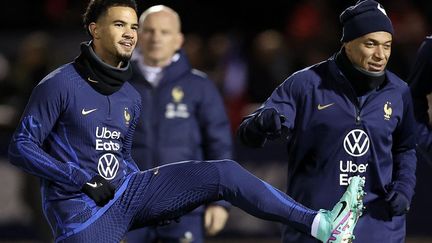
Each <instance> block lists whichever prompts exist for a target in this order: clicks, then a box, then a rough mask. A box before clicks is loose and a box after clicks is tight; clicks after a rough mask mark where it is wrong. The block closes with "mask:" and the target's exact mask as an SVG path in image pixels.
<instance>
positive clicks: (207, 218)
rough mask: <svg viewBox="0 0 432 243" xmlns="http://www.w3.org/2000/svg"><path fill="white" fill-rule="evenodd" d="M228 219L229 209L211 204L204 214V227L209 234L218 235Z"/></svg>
mask: <svg viewBox="0 0 432 243" xmlns="http://www.w3.org/2000/svg"><path fill="white" fill-rule="evenodd" d="M227 219H228V211H227V210H226V209H225V208H224V207H222V206H218V205H210V206H208V207H207V208H206V211H205V214H204V227H205V229H206V232H207V234H208V235H211V236H213V235H216V234H217V233H219V232H220V231H221V230H222V229H223V228H224V227H225V223H226V221H227Z"/></svg>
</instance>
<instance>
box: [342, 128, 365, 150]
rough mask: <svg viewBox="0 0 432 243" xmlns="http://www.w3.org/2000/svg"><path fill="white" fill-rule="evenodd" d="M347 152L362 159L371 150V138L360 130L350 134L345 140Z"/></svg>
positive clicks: (344, 144)
mask: <svg viewBox="0 0 432 243" xmlns="http://www.w3.org/2000/svg"><path fill="white" fill-rule="evenodd" d="M343 146H344V149H345V151H346V152H347V153H348V154H349V155H352V156H354V157H360V156H362V155H364V154H365V153H366V152H367V151H368V150H369V136H368V135H367V134H366V133H365V132H364V131H363V130H360V129H354V130H352V131H351V132H349V133H348V134H347V135H346V136H345V139H344V142H343Z"/></svg>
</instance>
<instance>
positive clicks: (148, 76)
mask: <svg viewBox="0 0 432 243" xmlns="http://www.w3.org/2000/svg"><path fill="white" fill-rule="evenodd" d="M139 24H140V27H139V30H138V48H137V49H136V51H135V52H134V55H133V58H132V62H131V63H132V69H133V72H134V74H133V76H132V79H131V84H132V85H133V86H134V87H135V88H136V89H137V90H138V92H139V93H140V94H141V98H142V110H141V116H140V120H139V122H138V125H137V128H136V131H135V137H134V142H133V146H132V156H133V158H134V159H135V161H137V162H138V167H139V168H140V169H141V170H146V169H150V168H153V167H155V166H160V165H164V164H168V163H172V162H176V161H183V160H215V159H227V158H231V157H232V141H231V140H232V138H231V131H230V126H229V121H228V118H227V115H226V112H225V109H224V104H223V100H222V98H221V96H220V94H219V93H218V90H217V88H216V86H215V85H214V83H213V82H212V81H211V80H209V79H208V78H207V76H206V75H205V74H204V73H201V72H199V71H197V70H194V69H192V67H191V66H190V64H189V61H188V60H187V57H186V56H185V53H184V51H183V50H181V47H182V44H183V34H182V33H181V22H180V17H179V15H178V14H177V12H175V11H174V10H173V9H171V8H169V7H167V6H163V5H156V6H153V7H150V8H149V9H147V10H146V11H144V13H143V14H142V15H141V17H140V19H139ZM228 206H229V204H228V203H226V202H219V203H214V204H209V205H205V206H202V207H199V208H197V209H196V210H194V211H193V212H191V213H190V214H187V215H185V216H183V217H182V218H181V219H180V221H179V222H173V223H171V224H169V225H167V226H160V227H152V228H150V227H148V228H143V229H139V230H136V231H133V232H131V233H129V234H128V237H127V240H128V242H158V241H159V242H164V243H168V242H195V243H201V242H203V241H204V236H205V233H206V232H207V233H208V234H209V235H215V234H216V233H218V232H219V231H220V230H222V229H223V227H224V225H225V222H226V220H227V218H228Z"/></svg>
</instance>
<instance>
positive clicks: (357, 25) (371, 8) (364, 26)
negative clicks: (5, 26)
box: [340, 0, 393, 42]
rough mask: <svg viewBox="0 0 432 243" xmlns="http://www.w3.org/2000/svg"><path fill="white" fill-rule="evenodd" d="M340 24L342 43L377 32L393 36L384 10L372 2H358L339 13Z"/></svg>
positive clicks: (370, 0) (361, 0) (391, 27)
mask: <svg viewBox="0 0 432 243" xmlns="http://www.w3.org/2000/svg"><path fill="white" fill-rule="evenodd" d="M340 22H341V24H342V25H343V29H342V31H343V32H342V39H341V41H342V42H348V41H351V40H354V39H356V38H358V37H360V36H363V35H366V34H369V33H372V32H377V31H385V32H388V33H390V34H392V35H393V26H392V23H391V21H390V19H389V17H387V14H386V12H385V10H384V8H383V7H382V5H381V4H379V3H377V2H375V1H373V0H360V1H358V2H357V4H356V5H354V6H350V7H348V8H347V9H345V10H344V11H343V12H342V13H341V15H340Z"/></svg>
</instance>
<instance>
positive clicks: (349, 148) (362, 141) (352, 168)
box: [339, 129, 370, 186]
mask: <svg viewBox="0 0 432 243" xmlns="http://www.w3.org/2000/svg"><path fill="white" fill-rule="evenodd" d="M369 145H370V141H369V136H368V135H367V134H366V133H365V132H364V131H363V130H361V129H354V130H351V131H350V132H349V133H348V134H347V135H346V136H345V138H344V141H343V147H344V149H345V152H346V153H347V154H349V155H351V156H353V157H359V159H358V160H357V161H359V160H360V159H361V157H362V156H363V155H365V154H366V153H367V152H368V151H369ZM368 165H369V164H368V163H358V162H357V163H354V162H353V161H352V160H346V161H344V160H340V161H339V170H340V174H339V184H340V185H344V186H346V185H348V184H349V181H350V180H351V178H350V177H348V176H349V174H354V173H355V174H357V175H361V174H362V173H365V172H366V170H367V167H368Z"/></svg>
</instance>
